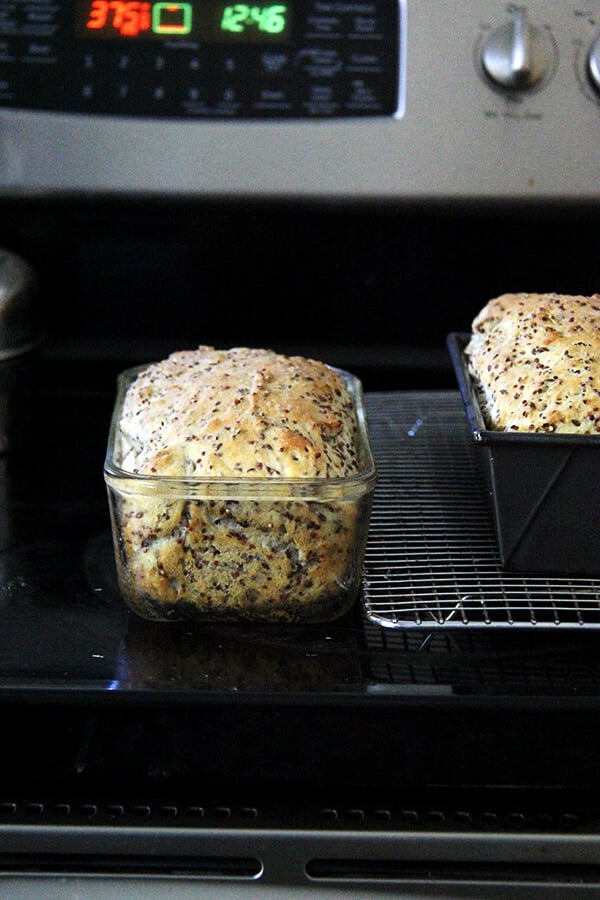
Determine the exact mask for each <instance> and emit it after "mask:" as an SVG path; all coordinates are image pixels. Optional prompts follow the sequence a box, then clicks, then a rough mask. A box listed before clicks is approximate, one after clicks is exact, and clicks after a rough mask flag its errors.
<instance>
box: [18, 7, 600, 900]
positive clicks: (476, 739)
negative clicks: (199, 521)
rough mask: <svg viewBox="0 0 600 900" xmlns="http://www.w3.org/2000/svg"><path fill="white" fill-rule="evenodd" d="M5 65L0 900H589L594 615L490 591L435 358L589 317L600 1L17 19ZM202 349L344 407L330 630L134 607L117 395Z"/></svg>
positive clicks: (452, 383) (580, 593)
mask: <svg viewBox="0 0 600 900" xmlns="http://www.w3.org/2000/svg"><path fill="white" fill-rule="evenodd" d="M0 62H1V65H0V248H2V255H1V256H0V278H1V286H2V292H1V299H2V307H1V308H0V314H2V317H3V321H2V322H1V326H2V328H1V329H0V331H1V332H2V333H1V334H0V347H1V350H2V354H1V358H0V366H2V367H3V370H2V373H1V374H2V380H1V381H0V399H1V400H2V419H3V420H2V423H1V424H2V427H3V428H5V431H6V434H5V437H4V438H3V448H2V455H1V456H0V467H1V470H2V480H1V490H2V502H1V505H0V516H1V519H0V535H1V540H2V545H1V547H0V706H1V716H2V732H1V734H2V737H1V739H0V758H1V762H2V765H1V775H0V894H1V895H2V896H10V897H12V898H15V897H25V896H26V897H28V898H29V897H35V896H40V897H41V896H44V897H57V898H58V897H60V898H67V897H68V898H71V897H86V898H87V897H90V898H91V897H93V898H103V897H109V896H110V897H114V896H117V895H119V896H124V897H129V896H131V897H138V896H139V897H141V896H144V897H153V896H156V897H164V896H181V897H196V896H210V897H221V896H223V897H254V896H261V897H262V896H265V897H271V896H272V897H304V896H309V895H310V896H313V895H314V896H323V897H329V896H332V897H333V896H336V897H337V896H348V897H351V896H356V897H359V896H360V897H368V896H379V897H381V896H389V897H406V898H413V897H415V898H416V897H428V898H429V897H444V898H448V897H477V898H487V897H500V896H502V897H511V898H512V897H514V898H521V897H531V896H536V897H561V898H564V897H571V896H573V897H575V896H577V897H580V896H581V897H583V896H586V897H587V896H589V897H592V896H597V895H598V892H599V890H600V866H599V864H598V858H599V852H600V815H599V812H598V810H599V800H600V778H599V776H598V771H599V759H600V757H599V753H598V742H597V739H596V725H597V720H598V714H599V712H600V662H599V659H600V654H599V653H598V647H599V643H598V642H599V640H600V633H599V631H598V629H599V628H600V582H597V581H595V580H594V579H593V578H592V579H590V578H585V579H584V578H570V577H566V576H564V577H563V576H561V577H551V578H549V577H547V576H544V577H541V576H540V575H538V574H537V573H531V574H529V573H525V574H521V575H518V576H515V575H514V574H509V573H507V572H505V571H504V570H503V568H502V567H501V566H500V564H499V562H498V554H497V548H496V542H495V536H494V529H493V522H492V518H491V510H490V508H489V504H488V503H487V497H486V496H485V490H484V487H483V484H482V482H481V479H480V477H479V473H478V471H477V466H476V461H475V460H474V458H473V450H472V446H471V442H470V440H469V433H468V428H467V423H466V419H465V415H464V410H463V407H462V404H461V399H460V396H459V392H458V388H457V383H456V379H455V375H454V373H453V370H452V366H451V361H450V356H449V352H448V348H447V345H446V338H447V335H448V334H450V333H451V332H460V331H468V330H469V328H470V323H471V320H472V318H473V316H474V315H475V313H476V312H477V311H478V310H479V309H480V307H481V306H483V304H484V303H485V302H486V301H487V300H488V299H490V298H491V297H493V296H496V295H498V294H501V293H504V292H507V291H542V292H543V291H556V292H564V293H579V294H586V295H587V294H593V293H595V292H597V291H598V290H599V285H600V237H599V235H600V228H599V226H600V153H599V150H598V147H599V146H600V3H599V2H598V0H588V2H585V3H579V2H575V0H568V2H564V0H528V2H525V3H522V4H521V3H509V2H505V0H284V2H282V3H281V4H270V3H259V4H258V5H253V4H234V3H229V2H228V0H206V2H205V3H204V2H201V0H189V2H187V0H186V2H175V3H162V2H158V0H149V2H146V0H142V2H137V0H136V2H133V0H126V2H122V3H121V2H119V3H117V2H114V3H113V2H109V0H0ZM15 323H16V324H15ZM199 344H212V345H214V346H223V347H225V346H269V347H271V348H273V349H276V350H279V351H282V352H286V353H288V352H290V353H301V354H304V355H310V356H314V357H318V358H321V359H323V360H325V361H327V362H329V363H331V364H332V365H335V366H339V367H342V368H345V369H347V370H349V371H352V372H353V373H355V374H356V375H358V376H359V377H360V379H361V380H362V383H363V387H364V391H365V401H366V410H367V418H368V426H369V433H370V436H371V441H372V445H373V451H374V454H375V458H376V463H377V469H378V477H377V486H376V489H375V496H374V501H373V511H372V519H371V525H370V531H369V538H368V543H367V551H366V558H365V571H364V576H363V589H362V591H361V596H360V599H359V600H358V601H357V603H356V604H355V605H354V607H353V608H352V610H351V611H350V613H348V614H346V615H345V616H343V617H342V618H341V619H339V620H337V621H335V622H333V623H330V624H327V625H311V626H308V625H298V626H285V627H284V626H272V627H266V626H259V625H256V626H252V627H250V626H241V625H228V626H218V625H214V624H213V625H208V624H207V625H205V626H194V627H192V626H186V625H183V624H181V625H177V626H175V625H174V626H172V627H171V626H168V627H164V626H160V625H156V624H152V623H148V622H145V621H143V620H141V619H139V618H137V617H136V616H135V615H133V614H132V613H129V612H128V610H127V608H126V607H125V604H124V603H123V600H122V598H121V596H120V594H119V591H118V587H117V581H116V573H115V564H114V555H113V550H112V545H111V537H110V522H109V514H108V504H107V498H106V490H105V485H104V482H103V474H102V467H103V460H104V454H105V450H106V443H107V438H108V428H109V422H110V415H111V410H112V406H113V403H114V399H115V391H116V378H117V375H118V374H119V373H120V372H121V371H122V370H123V369H125V368H128V367H129V366H132V365H138V364H144V363H147V362H150V361H152V360H156V359H159V358H162V357H163V356H165V355H167V354H168V353H170V352H172V351H173V350H177V349H183V348H193V347H195V346H197V345H199ZM593 539H594V536H593V535H591V536H590V540H593Z"/></svg>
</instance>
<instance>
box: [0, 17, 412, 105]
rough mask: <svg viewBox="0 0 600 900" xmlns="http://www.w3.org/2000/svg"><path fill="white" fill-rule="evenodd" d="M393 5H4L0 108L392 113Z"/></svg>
mask: <svg viewBox="0 0 600 900" xmlns="http://www.w3.org/2000/svg"><path fill="white" fill-rule="evenodd" d="M400 30H401V25H400V8H399V6H398V3H397V0H280V2H275V0H256V2H254V0H248V2H244V3H238V2H236V0H166V2H165V0H71V2H66V0H63V2H60V0H0V53H1V54H2V57H3V60H2V68H3V73H4V74H3V80H2V86H1V91H0V105H2V106H4V107H11V108H21V109H37V110H50V111H59V112H67V113H80V114H104V115H114V116H145V117H151V118H163V117H175V118H200V119H202V118H211V117H212V118H220V119H232V118H238V119H239V118H244V119H248V118H257V119H264V118H277V119H285V118H289V117H308V118H311V117H317V118H323V117H325V118H329V117H335V116H352V117H361V116H386V115H394V114H395V113H397V111H398V104H399V81H398V75H399V57H400V53H401V41H400Z"/></svg>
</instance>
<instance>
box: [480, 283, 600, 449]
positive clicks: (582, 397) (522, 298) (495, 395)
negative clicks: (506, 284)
mask: <svg viewBox="0 0 600 900" xmlns="http://www.w3.org/2000/svg"><path fill="white" fill-rule="evenodd" d="M465 355H466V359H467V365H468V371H469V374H470V376H471V378H472V379H473V383H474V385H475V388H476V391H477V395H478V399H479V402H480V406H481V410H482V413H483V416H484V419H485V422H486V425H487V427H488V428H490V429H493V430H497V431H510V432H517V431H523V432H542V433H543V432H547V433H551V434H558V433H570V434H598V433H599V432H600V294H594V295H593V296H590V297H583V296H574V295H567V294H503V295H502V296H500V297H496V298H494V299H493V300H490V301H489V302H488V303H487V304H486V305H485V306H484V307H483V309H482V310H481V311H480V312H479V313H478V315H477V316H476V317H475V318H474V320H473V323H472V334H471V337H470V340H469V342H468V344H467V346H466V347H465Z"/></svg>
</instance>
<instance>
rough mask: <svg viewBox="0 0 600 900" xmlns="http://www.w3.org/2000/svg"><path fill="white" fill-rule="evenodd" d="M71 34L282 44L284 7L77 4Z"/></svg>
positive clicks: (286, 21) (87, 0) (148, 1)
mask: <svg viewBox="0 0 600 900" xmlns="http://www.w3.org/2000/svg"><path fill="white" fill-rule="evenodd" d="M77 10H78V11H77V21H76V33H77V35H78V36H79V37H85V38H113V39H114V38H117V39H124V40H133V41H138V40H144V39H155V40H156V39H162V40H164V39H165V38H179V37H180V38H187V39H191V40H204V41H255V42H259V43H260V42H262V41H267V42H270V41H287V40H288V39H289V33H290V23H291V7H290V5H289V4H288V3H230V2H227V0H204V2H202V0H193V2H189V0H185V2H176V3H173V2H168V0H167V2H164V0H156V2H153V0H80V2H79V5H78V8H77Z"/></svg>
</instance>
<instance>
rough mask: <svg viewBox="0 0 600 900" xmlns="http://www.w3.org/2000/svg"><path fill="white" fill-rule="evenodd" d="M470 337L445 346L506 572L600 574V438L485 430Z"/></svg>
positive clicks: (453, 339) (459, 336) (461, 336)
mask: <svg viewBox="0 0 600 900" xmlns="http://www.w3.org/2000/svg"><path fill="white" fill-rule="evenodd" d="M469 337H470V335H468V334H461V333H452V334H449V335H448V337H447V347H448V350H449V353H450V357H451V360H452V364H453V367H454V371H455V373H456V378H457V381H458V387H459V390H460V393H461V396H462V400H463V403H464V407H465V413H466V417H467V422H468V425H469V428H470V431H471V433H472V435H473V442H474V446H475V455H476V457H477V460H478V465H480V466H481V468H482V470H483V473H484V477H485V479H486V483H487V490H488V492H489V496H490V500H491V504H492V509H493V515H494V519H495V526H496V532H497V536H498V545H499V552H500V559H501V563H502V566H503V567H504V568H505V569H507V570H509V571H514V572H530V573H541V574H553V575H561V574H563V575H569V576H572V575H579V576H596V575H600V436H596V435H581V434H573V435H570V434H547V433H536V434H526V433H524V432H518V433H511V432H504V431H492V430H490V429H488V428H487V427H486V423H485V421H484V417H483V414H482V411H481V408H480V405H479V402H478V398H477V394H476V391H475V387H474V384H473V382H472V379H471V378H470V376H469V373H468V370H467V362H466V358H465V356H464V348H465V346H466V344H467V342H468V340H469Z"/></svg>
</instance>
